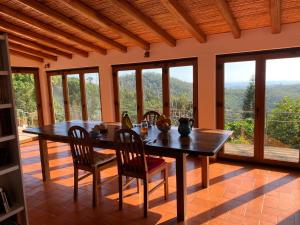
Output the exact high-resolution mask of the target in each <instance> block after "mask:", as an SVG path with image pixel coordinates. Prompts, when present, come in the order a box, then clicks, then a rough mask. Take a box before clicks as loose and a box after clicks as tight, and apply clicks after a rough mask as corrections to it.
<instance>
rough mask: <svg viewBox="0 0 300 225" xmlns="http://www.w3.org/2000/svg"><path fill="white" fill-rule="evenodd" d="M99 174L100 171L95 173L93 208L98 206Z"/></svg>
mask: <svg viewBox="0 0 300 225" xmlns="http://www.w3.org/2000/svg"><path fill="white" fill-rule="evenodd" d="M98 176H99V172H98V170H94V171H93V207H94V208H96V207H97V206H98V188H97V186H98V185H97V182H98Z"/></svg>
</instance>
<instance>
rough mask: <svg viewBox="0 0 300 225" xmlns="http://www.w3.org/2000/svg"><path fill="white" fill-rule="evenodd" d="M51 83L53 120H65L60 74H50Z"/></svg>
mask: <svg viewBox="0 0 300 225" xmlns="http://www.w3.org/2000/svg"><path fill="white" fill-rule="evenodd" d="M51 84H52V95H53V106H54V114H55V121H56V122H62V121H64V120H65V110H64V98H63V89H62V78H61V76H51Z"/></svg>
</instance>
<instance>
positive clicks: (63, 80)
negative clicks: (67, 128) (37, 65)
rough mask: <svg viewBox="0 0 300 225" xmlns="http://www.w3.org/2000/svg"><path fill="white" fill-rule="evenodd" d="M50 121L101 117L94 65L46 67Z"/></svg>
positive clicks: (98, 84) (97, 79)
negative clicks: (77, 67) (57, 68)
mask: <svg viewBox="0 0 300 225" xmlns="http://www.w3.org/2000/svg"><path fill="white" fill-rule="evenodd" d="M47 74H48V85H49V90H50V103H51V112H52V122H53V123H54V122H62V121H70V120H101V100H100V82H99V79H100V78H99V72H98V68H84V69H72V70H62V71H50V72H47Z"/></svg>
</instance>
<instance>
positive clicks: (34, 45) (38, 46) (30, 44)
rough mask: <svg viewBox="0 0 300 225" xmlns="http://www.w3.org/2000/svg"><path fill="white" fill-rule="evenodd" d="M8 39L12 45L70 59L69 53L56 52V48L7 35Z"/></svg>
mask: <svg viewBox="0 0 300 225" xmlns="http://www.w3.org/2000/svg"><path fill="white" fill-rule="evenodd" d="M8 39H9V41H10V42H12V43H17V44H20V45H24V46H27V47H30V48H34V49H37V50H40V51H43V52H48V53H50V54H55V55H59V56H63V57H66V58H68V59H72V54H70V53H67V52H64V51H61V50H58V49H56V48H51V47H48V46H46V45H41V44H39V43H37V42H34V41H30V40H27V39H24V38H20V37H18V36H15V35H12V34H8Z"/></svg>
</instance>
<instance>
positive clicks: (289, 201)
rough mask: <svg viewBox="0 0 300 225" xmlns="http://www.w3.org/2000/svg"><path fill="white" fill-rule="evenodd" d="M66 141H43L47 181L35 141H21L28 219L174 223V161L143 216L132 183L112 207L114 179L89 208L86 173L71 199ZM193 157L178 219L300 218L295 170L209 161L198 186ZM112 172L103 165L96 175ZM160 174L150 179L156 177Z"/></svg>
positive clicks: (47, 224)
mask: <svg viewBox="0 0 300 225" xmlns="http://www.w3.org/2000/svg"><path fill="white" fill-rule="evenodd" d="M68 149H69V146H68V145H65V144H58V143H49V153H50V154H49V156H50V167H51V170H52V172H51V176H52V181H51V182H48V183H43V182H42V180H41V178H42V176H41V168H40V159H39V151H38V142H30V143H27V144H24V145H22V151H21V152H22V161H23V171H24V179H25V188H26V195H27V204H28V209H29V220H30V224H31V225H71V224H72V225H77V224H82V225H83V224H84V225H85V224H105V225H106V224H107V225H108V224H122V223H124V224H126V225H129V224H133V225H136V224H145V225H147V224H175V223H176V195H175V191H176V185H175V162H174V160H172V159H167V160H168V162H169V167H170V177H169V180H170V184H169V187H170V195H169V199H168V200H167V201H164V198H163V188H160V189H158V190H156V191H155V192H154V193H153V194H152V195H150V212H149V217H148V218H147V219H144V218H143V216H142V213H143V212H142V202H143V198H142V194H138V193H136V187H135V184H133V185H132V186H131V187H129V189H128V190H127V191H126V192H125V194H126V195H127V197H126V198H125V199H124V209H123V211H118V203H117V197H118V194H117V193H118V192H117V181H116V180H115V181H113V182H112V183H110V184H107V185H105V186H103V187H102V189H101V190H100V191H99V192H100V196H101V197H100V199H99V207H98V208H97V209H95V210H94V209H92V207H91V205H92V198H91V197H92V190H91V179H87V180H86V181H82V182H81V185H80V191H79V200H78V202H77V203H74V202H73V189H72V187H73V167H72V161H71V157H70V154H69V150H68ZM199 161H200V160H199V159H198V158H188V165H187V171H188V174H187V186H188V196H187V201H188V204H187V219H186V221H185V223H181V224H214V225H218V224H222V225H225V224H230V225H234V224H237V225H242V224H255V225H257V224H259V225H269V224H280V225H285V224H300V173H299V172H296V171H292V170H283V169H282V170H281V169H278V170H276V169H274V168H268V167H257V166H254V165H244V164H237V163H227V162H217V163H213V164H211V174H210V176H211V186H210V187H209V188H208V189H202V188H201V176H200V174H201V165H200V163H199ZM115 174H116V168H115V167H114V168H108V169H106V170H105V171H103V173H102V174H101V175H102V179H107V178H108V177H111V176H113V175H115ZM159 178H160V175H159V176H157V177H155V178H154V179H153V181H154V182H157V181H158V180H159Z"/></svg>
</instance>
